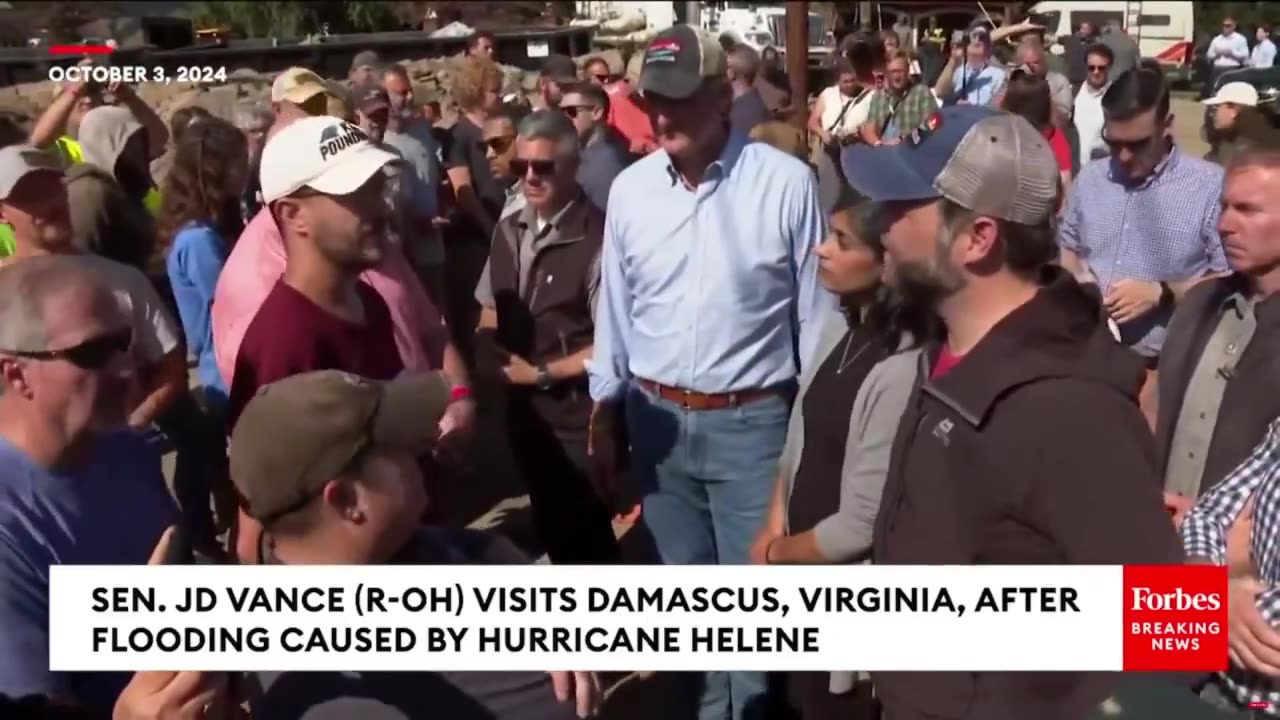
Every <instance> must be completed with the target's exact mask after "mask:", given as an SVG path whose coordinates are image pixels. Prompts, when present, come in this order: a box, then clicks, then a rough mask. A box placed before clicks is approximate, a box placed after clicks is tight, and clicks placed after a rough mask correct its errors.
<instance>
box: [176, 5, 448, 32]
mask: <svg viewBox="0 0 1280 720" xmlns="http://www.w3.org/2000/svg"><path fill="white" fill-rule="evenodd" d="M422 4H423V3H413V2H385V1H382V0H353V1H349V2H274V1H267V0H258V1H256V2H255V1H254V0H247V1H242V2H235V1H232V2H218V1H216V0H208V1H207V2H199V3H194V7H193V9H192V11H191V17H192V19H193V20H195V22H196V23H197V25H200V26H202V27H229V28H231V29H232V30H233V31H234V32H235V33H237V34H239V35H242V36H244V37H281V38H287V37H300V36H303V35H308V34H311V33H318V32H320V31H321V29H322V28H323V27H325V26H328V28H329V31H330V32H333V33H345V32H378V31H384V30H399V29H400V28H401V27H402V26H404V25H405V24H406V22H407V21H409V19H410V18H412V16H413V15H414V14H415V13H416V10H415V9H414V8H413V7H409V6H418V5H422ZM418 17H419V18H420V17H421V15H420V14H419V15H418ZM412 24H414V25H416V24H417V22H416V20H414V21H412Z"/></svg>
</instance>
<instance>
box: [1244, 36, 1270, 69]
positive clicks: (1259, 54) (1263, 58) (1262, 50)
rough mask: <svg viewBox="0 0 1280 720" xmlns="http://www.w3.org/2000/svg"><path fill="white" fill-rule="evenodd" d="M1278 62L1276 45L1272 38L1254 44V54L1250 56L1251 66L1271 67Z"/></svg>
mask: <svg viewBox="0 0 1280 720" xmlns="http://www.w3.org/2000/svg"><path fill="white" fill-rule="evenodd" d="M1275 63H1276V46H1275V43H1273V42H1271V40H1270V38H1268V39H1266V40H1263V41H1262V42H1260V43H1258V44H1257V45H1254V46H1253V54H1252V55H1251V56H1250V57H1249V66H1250V67H1256V68H1257V67H1271V66H1272V65H1274V64H1275Z"/></svg>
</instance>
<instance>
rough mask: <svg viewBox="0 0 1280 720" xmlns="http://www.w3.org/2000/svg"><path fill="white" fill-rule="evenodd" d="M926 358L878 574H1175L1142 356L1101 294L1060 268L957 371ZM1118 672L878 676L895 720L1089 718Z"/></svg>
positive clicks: (905, 423) (890, 484)
mask: <svg viewBox="0 0 1280 720" xmlns="http://www.w3.org/2000/svg"><path fill="white" fill-rule="evenodd" d="M938 352H939V348H938V347H933V348H931V349H930V350H929V351H927V352H925V353H923V354H922V355H921V368H920V375H919V376H918V378H917V388H916V390H915V391H914V393H913V395H912V398H911V400H910V401H909V402H908V404H907V409H906V411H905V413H904V414H903V418H902V423H901V425H900V426H899V430H898V436H897V439H896V440H895V442H894V448H893V456H892V459H891V461H890V465H889V475H888V478H887V480H886V483H885V489H884V494H883V496H882V497H881V504H880V511H879V514H878V516H877V518H876V527H875V535H874V541H873V555H874V561H875V562H876V563H877V564H885V565H901V564H936V565H943V564H949V565H1056V564H1077V565H1113V564H1156V565H1158V564H1178V563H1181V562H1182V560H1183V558H1182V549H1181V544H1180V542H1179V541H1178V537H1177V534H1176V533H1175V532H1174V528H1173V523H1172V522H1171V521H1170V517H1169V515H1168V514H1167V512H1166V511H1165V509H1164V504H1163V500H1162V496H1161V487H1162V485H1161V480H1160V474H1159V464H1158V462H1157V460H1156V455H1155V447H1154V442H1153V439H1152V435H1151V431H1150V430H1149V429H1148V427H1147V425H1146V421H1145V420H1144V418H1143V415H1142V413H1141V411H1140V410H1139V408H1138V401H1137V396H1138V390H1139V388H1140V386H1141V383H1142V380H1143V377H1144V366H1143V363H1142V360H1141V359H1140V358H1139V357H1138V356H1137V355H1135V354H1133V353H1132V352H1131V351H1129V350H1127V349H1126V348H1124V347H1122V346H1121V345H1119V344H1118V343H1117V342H1116V341H1115V339H1114V337H1113V336H1112V335H1111V333H1110V330H1109V329H1108V327H1107V324H1106V320H1105V316H1104V315H1103V313H1102V311H1101V308H1100V306H1099V302H1098V298H1097V296H1096V293H1091V292H1089V290H1087V289H1086V288H1084V287H1082V286H1080V285H1079V284H1077V283H1076V281H1075V280H1074V279H1073V278H1072V277H1071V276H1070V275H1068V274H1067V273H1065V272H1063V271H1061V270H1060V269H1058V268H1053V269H1051V270H1047V271H1046V275H1045V278H1044V284H1043V287H1042V288H1041V289H1040V291H1039V292H1038V293H1037V294H1036V295H1035V297H1033V298H1032V299H1031V300H1030V301H1029V302H1027V303H1026V304H1025V305H1023V306H1022V307H1020V308H1018V309H1017V310H1015V311H1014V312H1012V313H1010V314H1009V315H1008V316H1007V317H1005V318H1004V319H1003V320H1002V321H1000V322H999V323H998V324H997V325H996V326H995V327H994V328H992V329H991V331H990V332H989V333H988V334H987V335H986V336H985V337H984V338H983V339H982V340H981V341H980V342H979V343H978V344H977V345H976V346H975V347H974V348H973V349H972V350H971V351H970V352H969V353H968V354H966V355H965V356H964V358H963V359H962V360H961V361H960V363H959V364H958V365H956V366H955V367H953V368H952V369H951V370H950V371H949V372H947V373H946V374H945V375H943V376H942V377H940V378H937V379H934V380H929V379H928V377H929V370H930V368H931V366H932V364H933V359H935V358H936V357H937V355H938ZM1113 679H1114V678H1111V677H1109V676H1106V675H1101V674H1096V673H1095V674H1091V675H1086V674H1084V673H1021V674H1019V673H874V674H873V680H874V681H875V683H876V689H877V691H878V692H879V694H880V695H881V697H882V698H883V701H884V703H885V708H886V710H887V711H891V716H892V717H894V718H895V720H898V719H913V718H925V717H928V718H933V719H935V720H936V719H942V718H982V719H983V720H1004V719H1009V720H1014V719H1019V720H1021V719H1024V718H1037V719H1038V720H1049V719H1051V718H1064V719H1065V718H1072V720H1074V719H1075V718H1079V717H1082V716H1084V714H1085V713H1086V712H1087V711H1088V710H1089V709H1090V708H1094V707H1096V706H1097V704H1098V703H1100V702H1101V701H1102V700H1103V699H1105V698H1106V697H1107V695H1108V694H1109V692H1110V689H1111V687H1112V686H1111V682H1112V680H1113Z"/></svg>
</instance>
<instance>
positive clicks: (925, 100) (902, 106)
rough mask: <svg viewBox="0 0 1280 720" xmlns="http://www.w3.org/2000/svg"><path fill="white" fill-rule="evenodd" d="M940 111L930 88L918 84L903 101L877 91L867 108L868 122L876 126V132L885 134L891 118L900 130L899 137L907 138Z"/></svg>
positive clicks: (910, 89) (913, 86) (911, 88)
mask: <svg viewBox="0 0 1280 720" xmlns="http://www.w3.org/2000/svg"><path fill="white" fill-rule="evenodd" d="M937 111H938V101H937V100H936V99H934V97H933V93H932V92H930V91H929V88H927V87H925V86H924V85H921V84H919V83H916V84H914V85H912V86H911V87H910V88H909V89H908V90H907V94H906V95H903V96H902V98H901V99H895V98H894V97H893V96H892V95H890V94H889V93H888V92H886V91H884V90H877V91H876V94H875V95H873V96H872V97H871V104H870V105H868V106H867V122H869V123H871V124H872V125H874V126H875V128H876V132H878V133H880V134H884V132H885V128H886V126H887V125H888V124H889V120H890V118H892V119H893V120H894V123H895V125H896V126H897V128H898V135H899V136H900V137H901V136H905V135H908V134H910V133H911V131H912V130H915V129H916V128H918V127H920V126H921V125H924V123H925V121H926V120H928V119H929V116H930V115H932V114H934V113H935V112H937Z"/></svg>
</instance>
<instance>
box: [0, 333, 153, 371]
mask: <svg viewBox="0 0 1280 720" xmlns="http://www.w3.org/2000/svg"><path fill="white" fill-rule="evenodd" d="M131 345H133V329H132V328H123V329H121V330H116V331H114V332H109V333H104V334H102V335H98V336H97V337H92V338H89V339H88V340H85V341H84V342H82V343H79V344H77V345H72V346H71V347H69V348H62V349H60V350H0V352H3V353H5V354H6V355H13V356H14V357H20V358H28V359H31V360H45V361H49V360H66V361H67V362H69V363H71V364H72V365H75V366H76V367H78V368H80V369H82V370H101V369H103V368H105V367H106V366H107V364H108V363H110V362H111V361H112V360H114V359H115V357H116V355H118V354H120V353H123V352H128V351H129V347H130V346H131Z"/></svg>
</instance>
